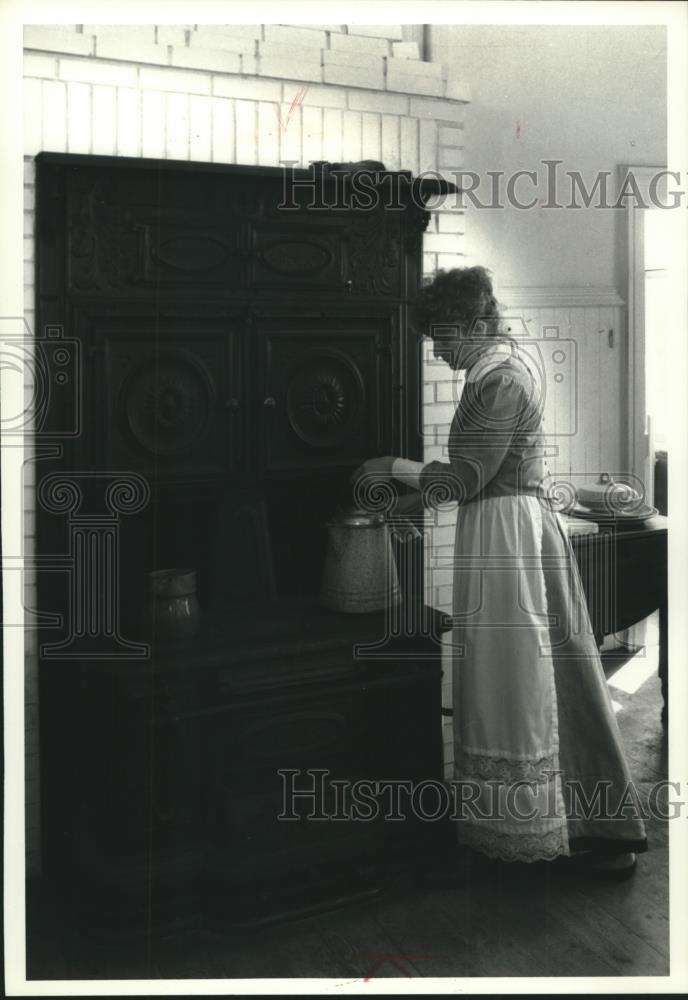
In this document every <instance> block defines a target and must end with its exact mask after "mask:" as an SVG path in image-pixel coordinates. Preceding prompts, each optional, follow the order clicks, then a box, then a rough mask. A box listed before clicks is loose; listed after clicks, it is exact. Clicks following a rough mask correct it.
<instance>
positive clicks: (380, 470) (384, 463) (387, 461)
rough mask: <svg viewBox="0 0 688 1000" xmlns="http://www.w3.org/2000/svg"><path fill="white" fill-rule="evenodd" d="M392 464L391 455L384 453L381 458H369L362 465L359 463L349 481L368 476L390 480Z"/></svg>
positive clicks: (392, 458)
mask: <svg viewBox="0 0 688 1000" xmlns="http://www.w3.org/2000/svg"><path fill="white" fill-rule="evenodd" d="M393 464H394V456H393V455H384V456H383V457H382V458H369V459H368V461H367V462H364V463H363V465H359V467H358V468H357V469H356V471H355V472H354V474H353V476H352V477H351V482H352V483H354V484H355V483H357V482H358V481H359V480H360V479H363V478H368V477H370V478H371V479H383V480H385V481H387V480H390V479H392V478H393V476H392V465H393Z"/></svg>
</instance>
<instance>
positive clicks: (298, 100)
mask: <svg viewBox="0 0 688 1000" xmlns="http://www.w3.org/2000/svg"><path fill="white" fill-rule="evenodd" d="M307 93H308V87H301V89H300V90H298V91H297V92H296V94H295V95H294V99H293V100H292V102H291V104H290V105H289V110H288V111H287V118H286V121H282V115H281V114H280V109H279V105H277V107H276V108H275V110H276V112H277V121H278V122H279V125H280V128H281V129H282V131H283V132H286V131H287V129H288V128H289V122H290V121H291V119H292V117H293V115H294V114H295V112H296V109H297V108H298V107H300V106H301V104H303V99H304V97H305V96H306V94H307Z"/></svg>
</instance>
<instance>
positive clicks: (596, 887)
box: [27, 634, 669, 983]
mask: <svg viewBox="0 0 688 1000" xmlns="http://www.w3.org/2000/svg"><path fill="white" fill-rule="evenodd" d="M648 639H649V640H650V642H652V635H651V634H650V635H649V636H648ZM647 652H648V653H649V655H651V656H652V655H653V652H656V651H653V650H652V649H648V651H647ZM634 662H635V661H634ZM618 666H619V662H618V661H616V662H615V661H613V660H612V661H610V662H607V663H606V670H607V674H608V678H609V679H610V680H611V681H612V685H613V683H614V678H613V677H611V674H612V672H613V671H614V670H615V669H617V667H618ZM611 692H612V697H613V699H614V701H615V702H616V703H617V704H618V705H620V706H621V708H620V711H619V713H618V718H619V724H620V726H621V730H622V734H623V736H624V742H625V745H626V748H627V754H628V759H629V763H630V765H631V770H632V774H633V777H634V779H635V781H636V784H637V785H638V787H639V789H641V790H643V789H647V788H649V786H650V785H651V784H652V783H653V782H656V781H658V780H660V779H662V778H663V777H666V739H665V736H664V733H663V730H662V727H661V723H660V706H661V697H660V692H659V682H658V680H657V676H656V673H654V672H653V673H652V674H651V676H649V677H648V679H647V680H645V681H644V683H643V684H642V685H641V687H640V688H639V689H638V690H636V691H634V692H633V693H630V692H625V691H622V690H618V689H617V688H616V687H614V686H612V687H611ZM668 827H669V824H668V823H667V822H665V821H661V820H658V819H650V821H649V822H648V840H649V843H650V850H649V851H648V853H647V854H645V855H642V856H640V858H639V862H638V870H637V873H636V875H635V876H634V877H633V878H632V879H630V880H629V881H627V882H624V883H620V884H611V885H610V884H604V883H600V882H596V881H594V880H591V879H584V878H582V877H580V876H573V875H571V874H569V873H568V872H559V871H558V870H556V866H552V865H547V864H543V865H540V866H513V865H507V866H499V872H498V874H497V876H496V877H494V878H492V877H490V876H489V875H487V874H483V875H481V876H479V877H476V879H475V880H473V881H472V882H471V883H469V884H468V885H467V886H464V887H462V888H454V889H441V888H440V889H432V890H430V889H427V888H421V887H419V886H418V885H417V884H416V883H413V882H406V883H405V882H404V881H403V880H402V881H400V882H399V883H398V884H397V885H396V887H392V888H391V889H390V890H388V891H386V892H385V893H384V894H383V895H380V896H377V897H375V898H372V899H369V900H367V901H364V902H359V903H356V904H353V905H349V906H347V907H346V908H343V909H340V910H339V911H335V912H329V913H325V914H319V915H317V916H311V917H309V918H305V919H301V920H297V921H291V922H290V923H288V924H282V925H277V926H273V927H272V928H269V929H262V930H260V931H252V932H243V933H241V934H236V933H235V934H220V933H208V932H202V933H201V932H195V933H187V934H184V935H175V936H170V937H167V938H162V939H158V940H155V941H149V942H145V943H144V944H142V945H139V946H137V947H135V948H134V947H132V946H128V947H127V948H121V949H113V948H103V947H95V946H93V945H91V944H89V945H86V944H85V942H84V941H83V940H81V939H80V938H79V936H78V935H77V934H76V932H75V931H74V930H73V929H70V928H68V927H64V926H62V925H61V923H60V922H59V921H58V920H57V918H56V916H55V912H54V910H53V908H52V907H51V905H50V904H49V903H48V902H47V901H45V900H42V899H41V898H40V893H38V892H34V891H32V892H31V893H30V894H29V897H28V899H27V906H28V912H29V935H28V939H27V955H28V968H27V975H28V977H29V978H35V979H84V978H85V979H122V978H127V979H128V978H137V979H141V978H149V977H153V978H163V979H171V978H175V979H176V978H192V979H206V978H212V979H217V978H219V979H225V978H230V979H235V978H241V979H243V978H254V977H260V978H283V977H309V978H310V977H324V978H335V979H337V980H339V981H340V982H342V983H345V982H348V981H350V980H360V979H361V978H365V977H374V978H377V977H385V978H388V977H406V976H408V977H413V976H441V977H445V976H458V977H469V976H509V977H512V976H513V977H517V976H619V975H622V976H664V975H668V974H669V922H668V905H669V872H668ZM521 867H523V868H525V869H526V870H527V874H526V873H525V872H521V871H520V868H521ZM502 869H505V870H504V871H503V870H502Z"/></svg>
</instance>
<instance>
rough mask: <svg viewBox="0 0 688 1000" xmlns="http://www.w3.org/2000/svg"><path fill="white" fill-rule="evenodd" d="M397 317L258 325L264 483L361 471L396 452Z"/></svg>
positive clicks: (385, 315) (309, 319)
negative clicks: (295, 475) (276, 477)
mask: <svg viewBox="0 0 688 1000" xmlns="http://www.w3.org/2000/svg"><path fill="white" fill-rule="evenodd" d="M396 323H397V318H396V313H395V312H393V311H387V312H379V313H378V314H377V315H375V314H372V313H369V314H360V313H359V314H349V315H346V314H341V315H338V316H334V315H329V316H326V315H322V314H321V315H317V316H313V315H305V316H300V317H297V316H291V317H289V316H287V317H279V318H278V317H274V318H273V317H270V318H262V319H260V320H259V321H258V330H257V332H258V338H259V351H260V354H261V358H262V365H261V374H260V378H261V381H262V391H261V392H259V396H260V398H259V400H258V406H259V409H260V410H261V418H260V421H259V431H258V434H259V442H258V444H259V447H258V455H259V466H260V467H259V475H268V476H269V475H271V474H272V473H291V472H299V471H311V470H316V469H327V468H336V467H342V466H353V467H355V466H356V465H357V464H360V462H362V461H364V460H365V459H366V458H369V457H370V456H371V455H372V454H374V453H375V452H377V453H378V454H385V453H391V452H392V450H393V447H394V437H395V435H394V423H395V420H394V393H393V386H394V384H395V382H397V380H398V376H397V372H398V369H399V357H398V354H399V346H398V337H397V335H396Z"/></svg>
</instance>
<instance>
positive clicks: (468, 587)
mask: <svg viewBox="0 0 688 1000" xmlns="http://www.w3.org/2000/svg"><path fill="white" fill-rule="evenodd" d="M418 325H419V329H420V331H421V332H422V333H423V334H424V335H428V336H431V337H432V339H433V341H434V354H435V356H436V357H437V358H441V359H442V360H444V361H446V362H447V364H448V365H450V367H451V368H453V369H455V370H463V371H464V372H465V384H464V389H463V393H462V396H461V400H460V402H459V405H458V407H457V410H456V414H455V416H454V420H453V422H452V425H451V429H450V433H449V447H448V453H449V461H448V462H446V463H445V462H430V463H428V464H427V465H423V464H421V463H417V462H411V461H408V460H406V459H403V458H394V457H389V456H388V457H384V458H373V459H371V460H369V461H368V462H365V463H364V464H363V465H362V466H361V467H360V469H358V470H357V472H356V473H355V475H354V481H355V482H356V483H357V484H358V487H359V488H362V489H363V490H364V489H365V484H366V483H369V482H370V481H371V480H372V481H375V480H379V479H381V478H382V479H386V480H392V479H396V480H398V481H400V482H403V483H404V484H406V485H407V486H408V485H410V486H412V487H414V488H415V489H416V490H418V491H420V494H421V496H422V499H423V503H424V504H425V505H426V506H433V505H435V504H436V503H438V502H444V501H448V500H456V501H458V504H459V506H458V514H457V523H456V541H455V550H454V588H453V609H454V615H453V625H454V627H453V633H452V658H453V702H454V742H455V763H454V769H455V779H456V782H457V784H456V785H455V791H456V790H457V789H460V790H461V791H460V795H459V796H458V798H457V797H456V796H455V798H457V801H458V800H460V801H461V802H462V803H463V805H462V807H461V809H460V811H459V812H458V813H457V814H456V820H457V832H458V838H459V842H460V843H462V844H463V845H465V846H467V847H469V848H472V849H474V850H476V851H479V852H481V854H483V855H487V856H488V857H491V858H495V859H500V860H511V861H513V860H516V861H525V862H531V861H536V860H553V859H555V858H558V857H560V856H570V855H573V854H578V855H579V856H580V857H582V858H584V859H585V865H586V866H589V867H590V868H591V869H593V870H595V871H599V872H600V873H601V874H606V875H607V876H608V877H611V878H617V877H625V876H626V875H628V874H631V873H632V871H633V870H634V868H635V865H636V856H635V852H641V851H645V850H647V842H646V839H645V829H644V825H643V821H642V817H641V815H640V813H639V810H638V809H637V808H635V806H634V804H633V786H632V784H631V779H630V774H629V772H628V768H627V765H626V762H625V759H624V753H623V748H622V744H621V738H620V734H619V729H618V725H617V721H616V717H615V715H614V711H613V708H612V704H611V699H610V696H609V692H608V689H607V686H606V683H605V678H604V673H603V670H602V665H601V660H600V656H599V652H598V649H597V645H596V643H595V639H594V636H593V635H592V631H591V627H590V621H589V616H588V611H587V606H586V603H585V597H584V594H583V591H582V587H581V583H580V578H579V576H578V571H577V567H576V562H575V558H574V556H573V554H572V550H571V547H570V543H569V540H568V535H567V532H566V527H565V525H564V524H563V522H562V519H561V516H560V514H559V513H557V511H556V509H555V505H554V504H553V503H552V502H551V501H550V499H549V491H548V489H547V470H546V463H545V457H544V453H545V449H544V432H543V416H542V411H543V393H542V391H541V387H540V386H539V385H538V380H537V378H536V376H535V374H534V372H535V371H537V369H536V367H535V366H533V365H532V364H529V363H528V358H527V356H526V353H525V351H524V350H522V349H521V348H519V346H518V345H517V344H516V343H515V341H513V340H511V338H509V337H508V336H507V335H506V334H505V332H504V330H503V328H502V323H501V320H500V316H499V311H498V307H497V302H496V299H495V297H494V295H493V290H492V283H491V281H490V278H489V275H488V273H487V271H486V270H485V269H484V268H481V267H471V268H458V269H454V270H451V271H447V272H444V271H440V272H439V273H438V274H437V276H436V277H435V278H434V280H433V281H432V282H431V283H430V284H428V285H427V286H426V287H425V288H424V289H423V291H422V293H421V296H420V300H419V303H418ZM635 804H636V805H637V803H635ZM615 814H616V815H615ZM579 852H580V854H579Z"/></svg>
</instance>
